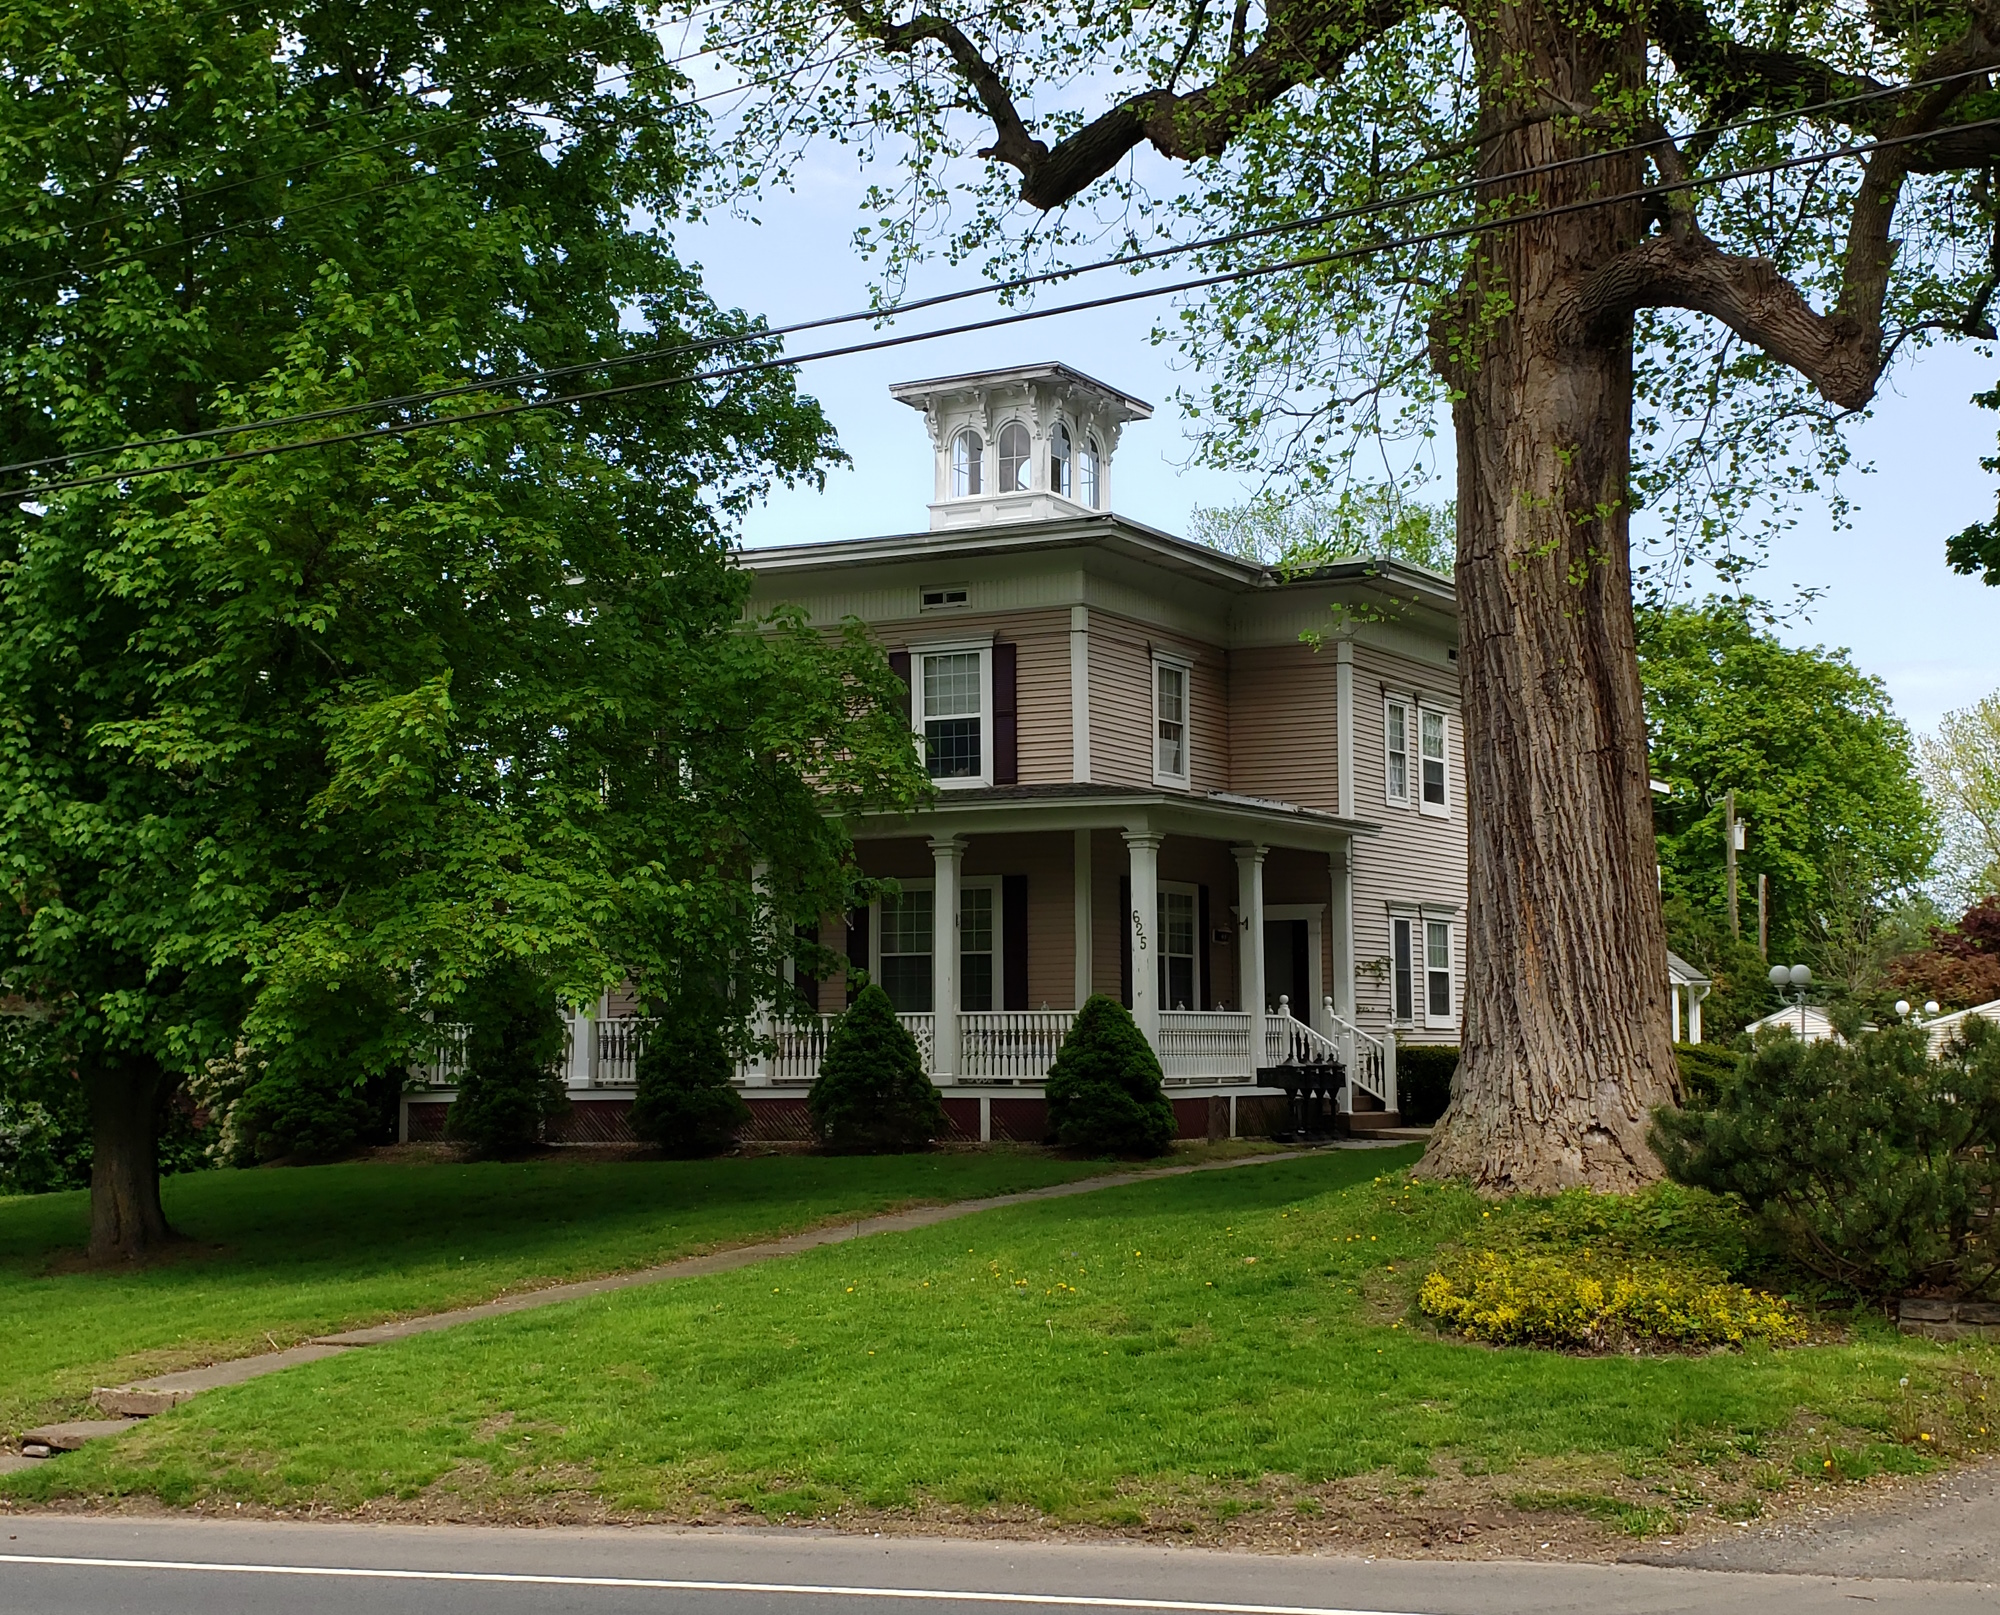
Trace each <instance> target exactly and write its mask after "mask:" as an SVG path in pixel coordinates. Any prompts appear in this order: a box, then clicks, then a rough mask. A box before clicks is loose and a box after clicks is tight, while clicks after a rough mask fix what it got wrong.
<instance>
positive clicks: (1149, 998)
mask: <svg viewBox="0 0 2000 1615" xmlns="http://www.w3.org/2000/svg"><path fill="white" fill-rule="evenodd" d="M1162 839H1163V838H1162V837H1160V836H1157V835H1154V834H1153V832H1152V831H1150V830H1127V831H1126V832H1125V850H1126V852H1127V854H1128V855H1129V856H1130V859H1131V865H1132V912H1131V913H1130V914H1128V915H1127V916H1126V917H1125V923H1126V924H1127V925H1128V926H1129V927H1131V932H1132V1019H1133V1020H1135V1021H1137V1022H1138V1023H1139V1030H1140V1031H1142V1032H1144V1033H1145V1034H1146V1041H1147V1042H1148V1043H1150V1044H1152V1045H1153V1047H1154V1048H1156V1049H1157V1048H1158V1047H1159V1046H1160V979H1159V977H1160V967H1159V962H1158V957H1159V956H1158V954H1157V952H1156V943H1157V938H1155V937H1154V935H1153V933H1154V932H1155V931H1156V930H1158V929H1159V924H1160V842H1161V840H1162Z"/></svg>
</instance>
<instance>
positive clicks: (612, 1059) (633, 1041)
mask: <svg viewBox="0 0 2000 1615" xmlns="http://www.w3.org/2000/svg"><path fill="white" fill-rule="evenodd" d="M655 1024H656V1023H655V1022H654V1021H653V1020H652V1019H651V1018H649V1017H644V1016H639V1015H606V1016H602V1017H600V1018H599V1019H597V1020H595V1021H592V1022H589V1023H588V1025H587V1026H586V1025H582V1024H580V1025H579V1027H578V1030H580V1031H584V1032H585V1035H586V1036H592V1035H594V1037H595V1049H594V1055H593V1058H592V1060H591V1062H590V1085H591V1087H593V1088H636V1087H637V1086H638V1085H639V1051H640V1050H641V1049H643V1048H644V1047H645V1046H646V1033H647V1032H648V1031H649V1030H651V1029H652V1027H653V1026H654V1025H655ZM588 1027H595V1028H596V1030H595V1033H594V1034H592V1033H591V1032H590V1031H589V1030H588Z"/></svg>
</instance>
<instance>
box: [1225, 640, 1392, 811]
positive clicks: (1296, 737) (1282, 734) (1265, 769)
mask: <svg viewBox="0 0 2000 1615" xmlns="http://www.w3.org/2000/svg"><path fill="white" fill-rule="evenodd" d="M1335 669H1336V664H1335V661H1334V656H1333V652H1332V650H1331V649H1330V648H1329V649H1327V650H1324V651H1316V650H1314V649H1313V648H1312V647H1311V646H1309V645H1269V646H1256V647H1250V648H1246V649H1240V650H1236V651H1232V652H1231V653H1230V658H1229V739H1230V752H1229V788H1230V789H1231V790H1233V791H1240V792H1242V793H1243V794H1244V795H1246V796H1269V797H1275V798H1276V799H1277V800H1279V801H1281V802H1296V803H1297V804H1298V805H1299V806H1301V807H1314V808H1321V809H1324V810H1325V811H1327V812H1337V811H1338V810H1339V808H1340V765H1339V757H1340V752H1339V749H1338V742H1339V734H1338V730H1339V724H1338V722H1337V721H1336V720H1337V718H1338V716H1339V712H1340V706H1339V699H1338V674H1337V672H1336V670H1335ZM1364 816H1365V815H1364Z"/></svg>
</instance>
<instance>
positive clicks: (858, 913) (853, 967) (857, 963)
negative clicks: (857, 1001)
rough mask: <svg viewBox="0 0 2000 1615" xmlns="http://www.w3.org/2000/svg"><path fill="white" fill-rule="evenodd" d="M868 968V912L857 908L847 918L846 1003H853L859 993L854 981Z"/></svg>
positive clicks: (859, 989)
mask: <svg viewBox="0 0 2000 1615" xmlns="http://www.w3.org/2000/svg"><path fill="white" fill-rule="evenodd" d="M867 968H868V910H867V909H866V908H865V907H863V908H857V909H854V910H852V911H850V912H849V914H848V916H847V1001H848V1002H849V1003H850V1004H851V1003H853V1002H854V995H855V994H856V993H858V992H860V991H861V985H860V983H859V982H858V981H856V980H855V977H856V976H858V975H859V974H860V973H861V972H862V971H864V970H866V969H867Z"/></svg>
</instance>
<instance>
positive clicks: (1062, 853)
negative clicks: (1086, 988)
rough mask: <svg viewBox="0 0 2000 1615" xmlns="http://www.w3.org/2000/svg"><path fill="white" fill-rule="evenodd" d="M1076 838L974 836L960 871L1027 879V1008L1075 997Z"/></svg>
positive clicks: (1062, 1004)
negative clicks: (1073, 878) (1072, 874)
mask: <svg viewBox="0 0 2000 1615" xmlns="http://www.w3.org/2000/svg"><path fill="white" fill-rule="evenodd" d="M1075 845H1076V843H1075V841H1074V840H1073V839H1072V838H1071V837H1070V836H1069V835H1067V834H1063V833H1060V832H1046V831H1045V832H1041V833H1037V834H1033V835H1015V836H1005V835H1003V836H973V837H972V838H971V839H970V840H969V841H968V842H967V843H966V848H965V873H966V875H967V876H968V877H970V876H974V875H1003V876H1004V875H1025V876H1027V878H1028V1008H1030V1009H1040V1008H1041V1007H1042V1006H1043V1005H1044V1004H1046V1005H1048V1006H1049V1007H1050V1008H1051V1009H1066V1008H1069V1007H1071V1005H1070V1000H1071V999H1072V998H1074V997H1075V996H1076V908H1075V904H1074V901H1073V899H1072V896H1071V886H1070V864H1071V862H1072V857H1071V854H1072V852H1073V850H1074V848H1075Z"/></svg>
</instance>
